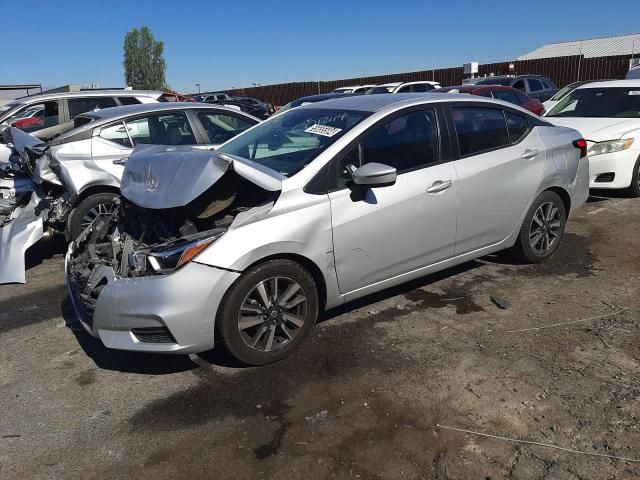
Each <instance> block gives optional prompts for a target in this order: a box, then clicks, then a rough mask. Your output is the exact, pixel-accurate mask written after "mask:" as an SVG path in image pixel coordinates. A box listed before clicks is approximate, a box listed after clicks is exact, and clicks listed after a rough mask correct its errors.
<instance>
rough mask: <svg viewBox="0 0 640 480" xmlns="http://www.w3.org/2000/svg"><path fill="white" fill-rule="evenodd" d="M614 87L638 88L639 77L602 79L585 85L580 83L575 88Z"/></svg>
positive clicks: (639, 83)
mask: <svg viewBox="0 0 640 480" xmlns="http://www.w3.org/2000/svg"><path fill="white" fill-rule="evenodd" d="M615 87H637V88H640V79H638V80H604V81H597V80H596V81H594V82H592V83H587V84H585V85H580V86H579V87H578V88H576V90H578V89H582V88H615Z"/></svg>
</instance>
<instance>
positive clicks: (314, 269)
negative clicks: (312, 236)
mask: <svg viewBox="0 0 640 480" xmlns="http://www.w3.org/2000/svg"><path fill="white" fill-rule="evenodd" d="M269 260H289V261H291V262H295V263H297V264H298V265H300V266H302V267H303V268H305V269H306V270H307V271H308V272H309V273H310V274H311V276H312V277H313V281H314V282H315V284H316V285H317V287H318V300H319V307H320V311H322V310H324V308H325V305H326V303H327V285H326V283H325V280H324V275H323V274H322V271H321V270H320V268H319V267H318V265H316V264H315V262H314V261H312V260H309V259H308V258H307V257H305V256H303V255H298V254H296V253H281V254H275V255H270V256H268V257H264V258H261V259H260V260H257V261H255V262H253V263H252V264H251V265H249V266H248V267H247V268H245V269H244V270H249V269H250V268H252V267H254V266H256V265H259V264H261V263H264V262H267V261H269Z"/></svg>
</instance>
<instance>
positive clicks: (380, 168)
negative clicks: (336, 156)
mask: <svg viewBox="0 0 640 480" xmlns="http://www.w3.org/2000/svg"><path fill="white" fill-rule="evenodd" d="M397 176H398V173H397V171H396V169H395V168H393V167H390V166H389V165H384V164H382V163H365V164H364V165H363V166H361V167H360V168H358V169H357V170H356V171H355V172H353V174H352V175H351V178H352V179H353V183H354V184H356V185H361V186H363V187H385V186H388V185H393V184H394V183H396V178H397Z"/></svg>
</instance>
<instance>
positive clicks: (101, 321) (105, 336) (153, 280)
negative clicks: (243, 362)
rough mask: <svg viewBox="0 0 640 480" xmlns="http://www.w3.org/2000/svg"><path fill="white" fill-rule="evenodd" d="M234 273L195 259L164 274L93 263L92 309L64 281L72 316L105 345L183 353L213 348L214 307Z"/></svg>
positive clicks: (80, 293)
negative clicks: (123, 274) (133, 274)
mask: <svg viewBox="0 0 640 480" xmlns="http://www.w3.org/2000/svg"><path fill="white" fill-rule="evenodd" d="M72 245H73V244H72ZM71 248H72V247H70V251H71ZM68 258H69V254H67V259H68ZM239 276H240V274H239V273H237V272H231V271H228V270H221V269H219V268H214V267H210V266H207V265H202V264H199V263H195V262H191V263H189V264H188V265H186V266H184V267H183V268H182V269H180V270H178V271H177V272H175V273H173V274H170V275H162V276H149V277H137V278H120V277H117V276H116V275H114V272H113V269H112V268H110V267H108V266H98V267H96V268H95V269H94V270H93V272H92V273H91V277H90V279H89V281H90V284H91V285H95V286H100V285H103V284H104V287H102V288H101V290H100V291H99V293H98V294H97V295H98V298H97V301H96V302H95V308H94V310H93V312H91V311H90V309H88V308H87V303H86V302H85V301H83V296H86V295H91V292H88V293H87V292H79V291H78V289H77V286H75V285H73V284H72V282H71V281H70V276H69V275H67V285H68V289H69V295H70V297H71V300H72V303H73V307H74V310H75V312H76V315H77V317H78V319H79V320H80V321H81V323H82V325H83V326H84V327H85V329H86V330H87V331H88V332H89V333H90V334H91V335H93V336H94V337H98V338H100V340H101V341H102V343H103V344H104V345H105V346H106V347H108V348H114V349H118V350H131V351H141V352H155V353H181V354H185V353H198V352H203V351H207V350H211V349H212V348H213V347H214V323H215V317H216V313H217V311H218V306H219V304H220V301H221V300H222V298H223V296H224V294H225V292H226V291H227V290H228V288H229V287H230V286H231V284H232V283H233V282H234V281H235V280H236V279H237V278H238V277H239ZM105 282H106V284H105Z"/></svg>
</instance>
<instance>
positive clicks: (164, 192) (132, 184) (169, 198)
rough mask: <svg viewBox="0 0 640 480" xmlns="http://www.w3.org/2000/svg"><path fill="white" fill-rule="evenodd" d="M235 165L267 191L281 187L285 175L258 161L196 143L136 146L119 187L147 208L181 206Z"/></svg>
mask: <svg viewBox="0 0 640 480" xmlns="http://www.w3.org/2000/svg"><path fill="white" fill-rule="evenodd" d="M230 168H232V169H233V170H234V171H235V172H236V173H237V174H238V175H240V176H242V177H244V178H246V179H247V180H249V181H251V182H252V183H255V184H256V185H258V186H259V187H261V188H263V189H265V190H268V191H272V192H275V191H278V190H280V189H281V188H282V180H283V179H284V178H285V177H284V176H283V175H281V174H280V173H278V172H276V171H274V170H271V169H270V168H267V167H264V166H262V165H260V164H258V163H255V162H252V161H250V160H246V159H244V158H240V157H236V156H233V155H226V154H219V153H215V152H213V151H208V150H201V149H197V148H194V147H169V146H164V145H140V146H137V147H136V148H135V149H134V151H133V153H132V154H131V156H130V157H129V160H128V161H127V166H126V167H125V169H124V172H123V174H122V180H121V183H120V190H121V192H122V195H123V196H124V197H125V198H127V199H128V200H129V201H131V202H133V203H135V204H136V205H139V206H141V207H144V208H154V209H162V208H176V207H182V206H184V205H186V204H188V203H190V202H191V201H192V200H194V199H195V198H196V197H198V196H200V195H201V194H203V193H204V192H205V191H206V190H207V189H208V188H209V187H211V185H213V184H214V183H216V182H217V181H218V180H220V178H222V176H223V175H224V174H225V173H226V172H227V171H228V170H229V169H230Z"/></svg>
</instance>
